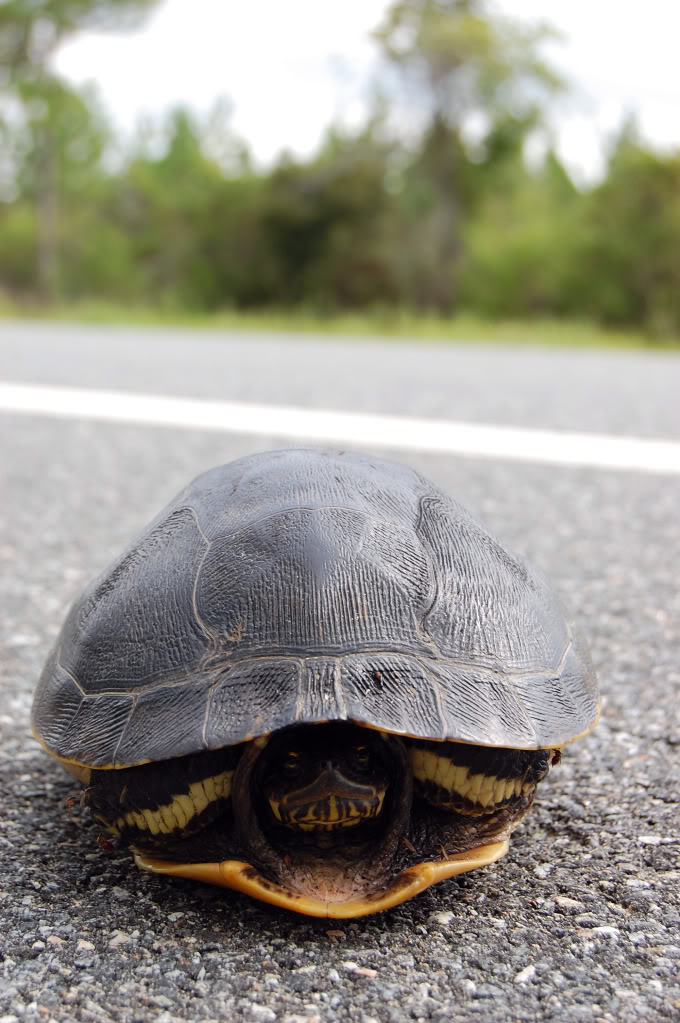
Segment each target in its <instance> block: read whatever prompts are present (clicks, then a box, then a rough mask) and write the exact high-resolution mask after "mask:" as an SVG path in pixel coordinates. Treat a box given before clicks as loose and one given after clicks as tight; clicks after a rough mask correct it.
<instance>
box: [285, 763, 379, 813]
mask: <svg viewBox="0 0 680 1023" xmlns="http://www.w3.org/2000/svg"><path fill="white" fill-rule="evenodd" d="M375 795H376V789H375V786H374V785H359V784H358V783H357V782H354V781H352V780H351V779H350V778H346V777H345V775H344V774H342V773H341V772H340V771H338V770H336V768H335V767H334V766H333V764H332V762H331V761H330V760H329V761H328V762H327V763H326V766H325V768H324V770H323V771H321V773H320V774H319V775H318V776H317V778H316V779H315V780H314V781H313V782H312V783H311V784H310V785H305V787H304V788H302V789H296V790H294V791H293V792H287V793H286V795H285V796H283V798H282V799H281V806H282V807H285V808H286V809H287V810H288V811H292V810H300V809H302V808H303V807H307V806H309V805H310V804H311V803H318V802H320V801H321V800H324V799H329V798H330V797H331V796H336V797H337V798H338V799H357V800H363V799H373V798H374V797H375Z"/></svg>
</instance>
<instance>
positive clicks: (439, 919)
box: [428, 909, 456, 927]
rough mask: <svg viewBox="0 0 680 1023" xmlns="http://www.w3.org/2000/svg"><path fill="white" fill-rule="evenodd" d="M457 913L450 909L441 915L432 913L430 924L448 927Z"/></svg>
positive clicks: (429, 918) (429, 919)
mask: <svg viewBox="0 0 680 1023" xmlns="http://www.w3.org/2000/svg"><path fill="white" fill-rule="evenodd" d="M455 915H456V914H455V913H452V912H451V910H450V909H445V910H441V912H439V913H430V915H429V917H428V922H429V923H436V924H441V925H442V927H448V925H449V924H450V923H451V921H452V920H453V919H454V918H455Z"/></svg>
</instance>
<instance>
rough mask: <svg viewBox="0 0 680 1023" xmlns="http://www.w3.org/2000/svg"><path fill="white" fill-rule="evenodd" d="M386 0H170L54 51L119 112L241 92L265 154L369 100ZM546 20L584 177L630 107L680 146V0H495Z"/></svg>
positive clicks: (567, 145)
mask: <svg viewBox="0 0 680 1023" xmlns="http://www.w3.org/2000/svg"><path fill="white" fill-rule="evenodd" d="M388 6H389V3H388V0H165V2H164V3H162V4H161V5H160V6H159V8H158V9H157V11H156V13H155V14H154V15H153V16H152V17H151V18H150V19H149V20H148V21H147V23H146V25H145V27H144V28H143V29H141V30H140V31H138V32H136V33H134V34H127V35H122V34H117V35H114V34H108V35H94V34H89V33H88V34H83V35H82V36H80V37H78V38H77V39H75V40H73V41H71V42H70V43H69V44H68V45H66V46H64V47H63V49H62V50H61V51H60V53H59V54H58V56H57V61H56V65H57V68H58V70H59V71H60V72H61V73H62V74H64V75H65V76H66V77H67V78H69V79H70V80H72V81H73V82H75V83H82V82H85V81H88V80H94V81H95V82H96V83H97V84H98V86H99V88H100V91H101V94H102V97H103V99H104V102H105V104H106V106H107V107H108V108H109V110H110V112H111V113H112V114H113V116H114V118H115V120H116V122H117V123H118V125H119V126H120V127H122V128H123V129H129V130H130V131H131V130H132V128H133V127H134V125H135V123H136V122H137V119H138V118H139V116H140V115H141V114H143V113H151V114H153V113H159V112H161V111H162V110H164V109H166V108H167V107H168V106H171V105H172V104H175V103H178V102H182V103H186V104H188V105H189V106H191V107H193V108H194V109H196V110H197V111H199V112H207V111H208V110H209V109H210V108H211V107H212V105H213V103H214V102H215V100H216V99H217V98H218V97H219V96H227V97H229V99H230V100H231V101H232V103H233V108H234V112H233V117H232V126H233V128H234V129H235V131H236V132H237V133H238V134H240V135H241V136H243V137H244V138H245V139H246V140H247V141H248V142H249V144H250V146H251V149H252V151H253V152H254V154H255V156H256V157H257V158H258V159H259V160H260V161H269V160H271V159H272V158H273V157H274V156H276V154H277V153H279V152H280V151H281V150H282V149H284V148H288V149H292V150H293V151H295V152H297V153H300V154H306V153H309V152H310V151H311V150H313V148H314V147H315V145H316V144H317V143H318V141H319V138H320V136H321V134H322V132H323V129H324V127H325V126H326V125H327V124H328V123H329V122H330V121H331V120H333V119H334V118H336V117H338V116H340V117H342V118H344V119H345V120H347V121H350V122H352V121H354V122H356V121H357V120H358V119H360V118H361V116H362V113H363V112H364V110H365V103H366V98H367V95H368V93H369V90H370V83H371V78H372V75H373V74H374V73H375V68H376V53H377V51H376V48H375V46H374V44H373V43H372V42H371V41H370V39H369V38H368V33H369V32H370V30H371V29H372V28H373V27H375V26H376V25H377V24H378V22H379V21H380V18H381V15H382V13H383V12H384V10H385V9H386V8H387V7H388ZM496 6H497V8H498V9H499V10H501V11H503V12H505V13H507V14H511V15H513V16H515V17H518V18H522V19H529V20H538V19H541V18H543V19H545V20H547V21H549V22H550V23H552V24H553V25H554V26H555V27H557V28H558V29H560V30H561V31H562V32H563V33H564V34H565V36H566V39H565V42H564V43H562V44H561V45H559V46H557V47H551V49H550V51H548V53H549V55H550V57H551V59H552V61H553V63H555V64H556V65H557V66H558V67H559V68H560V69H561V70H562V71H563V72H566V73H567V75H568V76H569V77H570V79H571V80H572V81H573V82H574V83H575V84H576V85H577V86H578V87H579V94H578V98H577V100H576V101H572V102H570V103H569V104H568V105H566V106H563V107H562V108H561V109H560V110H559V111H556V113H555V125H556V129H557V133H558V139H559V146H558V148H559V151H560V153H561V155H562V156H563V158H564V159H565V160H566V162H567V164H568V166H569V167H570V169H571V170H572V172H573V173H574V175H575V176H577V177H582V176H584V177H586V178H592V177H593V176H596V175H597V173H598V171H599V169H600V168H601V154H602V148H601V146H602V142H603V140H604V139H606V137H607V135H608V134H611V132H612V131H613V130H614V129H615V128H616V127H617V125H618V124H619V123H620V121H621V118H622V116H623V114H624V113H625V112H627V111H631V110H634V111H637V113H638V115H639V121H640V125H641V128H642V131H643V134H644V135H645V136H646V137H647V138H649V139H650V140H652V141H653V142H655V143H657V144H659V145H661V146H664V147H669V146H680V3H678V0H646V2H645V3H644V4H639V3H632V2H629V3H626V2H622V0H616V2H615V0H542V2H541V0H496Z"/></svg>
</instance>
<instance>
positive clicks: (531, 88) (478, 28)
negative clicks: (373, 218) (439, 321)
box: [375, 0, 561, 311]
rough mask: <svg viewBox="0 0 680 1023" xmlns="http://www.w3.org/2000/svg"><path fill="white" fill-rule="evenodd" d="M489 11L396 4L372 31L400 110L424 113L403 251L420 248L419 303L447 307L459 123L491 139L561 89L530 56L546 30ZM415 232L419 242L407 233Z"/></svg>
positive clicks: (429, 1)
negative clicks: (396, 88)
mask: <svg viewBox="0 0 680 1023" xmlns="http://www.w3.org/2000/svg"><path fill="white" fill-rule="evenodd" d="M550 34H551V33H550V31H549V30H548V29H547V28H546V27H545V26H538V27H534V28H525V27H522V26H520V25H519V24H517V23H516V22H513V21H509V20H507V19H502V18H499V17H496V16H494V15H492V14H491V13H490V11H489V9H488V5H487V4H486V3H485V2H484V0H397V2H395V3H393V4H392V5H391V7H390V8H389V9H388V11H387V13H386V15H385V19H384V21H383V23H382V25H380V26H379V28H378V29H377V31H376V33H375V36H376V38H377V40H378V42H379V44H380V46H381V48H382V51H383V53H384V55H385V57H386V58H387V59H388V61H390V62H391V64H392V65H393V66H394V67H396V69H397V70H398V72H399V74H400V78H401V81H402V86H403V91H402V93H401V97H400V99H401V103H402V107H403V108H404V109H405V111H406V113H407V114H410V115H413V111H414V110H418V109H420V110H424V111H425V118H426V123H425V129H424V136H423V144H422V146H421V149H420V151H419V152H418V154H417V157H416V160H415V162H414V166H413V168H412V177H413V178H414V179H415V181H416V182H417V188H416V191H417V193H418V195H419V202H418V203H416V205H415V211H414V212H415V214H416V217H417V226H413V225H412V227H411V231H410V235H411V250H412V251H414V252H424V251H429V252H430V254H431V257H430V261H429V262H430V266H429V269H428V276H427V280H428V281H429V287H428V288H425V289H423V291H422V293H421V294H420V295H418V296H417V300H418V302H419V304H421V305H431V306H434V307H436V308H438V309H440V310H443V311H448V310H450V309H451V308H452V307H453V305H454V302H455V275H456V270H457V267H458V264H459V259H460V255H461V244H462V233H463V222H464V215H465V212H466V202H465V200H466V180H467V179H469V173H468V171H467V169H466V166H465V165H466V162H467V160H468V153H467V149H466V144H465V134H466V128H468V127H469V124H470V121H471V118H473V117H475V118H476V119H477V120H478V121H481V123H483V124H484V125H485V126H486V131H487V134H488V135H491V134H492V133H493V131H494V128H495V126H496V125H497V124H498V122H499V121H503V120H504V121H506V122H507V120H508V118H511V117H512V118H514V119H515V121H516V122H517V123H518V124H520V123H523V124H524V125H525V126H528V125H530V124H533V123H535V122H536V121H537V120H538V118H539V115H540V111H541V109H542V106H543V104H544V103H545V101H546V98H547V96H548V95H550V94H551V93H552V92H554V91H555V90H556V89H558V88H559V87H560V86H561V82H560V81H559V79H558V77H557V76H556V75H555V74H554V73H553V72H552V71H551V70H550V69H549V67H548V66H547V65H546V63H545V62H544V61H543V60H542V59H541V58H540V56H539V46H540V44H541V43H542V42H543V41H544V40H545V39H546V38H547V37H548V36H549V35H550ZM418 235H420V244H418V241H417V238H416V237H414V236H418Z"/></svg>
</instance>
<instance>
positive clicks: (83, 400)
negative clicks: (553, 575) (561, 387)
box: [0, 383, 680, 475]
mask: <svg viewBox="0 0 680 1023" xmlns="http://www.w3.org/2000/svg"><path fill="white" fill-rule="evenodd" d="M0 411H4V412H19V413H22V412H23V413H28V414H33V415H49V416H64V417H67V418H75V419H79V418H84V419H96V420H102V421H107V422H116V423H140V424H145V425H148V426H171V427H188V428H192V429H199V430H220V431H224V432H226V433H242V434H255V435H257V436H265V437H272V438H273V437H285V438H288V439H294V440H306V441H314V442H326V443H332V444H356V445H360V446H370V447H379V448H398V449H400V450H416V451H431V452H446V453H448V454H456V455H473V456H476V457H481V458H502V459H517V460H520V461H527V462H546V463H548V464H550V465H579V466H592V467H595V468H600V469H628V470H634V471H639V472H653V473H665V474H672V475H680V442H677V441H664V440H643V439H640V438H636V437H614V436H607V435H602V434H590V433H571V432H566V431H564V432H563V431H560V430H531V429H524V428H519V427H515V426H485V425H481V424H479V425H478V424H476V423H458V422H454V421H452V420H447V419H415V418H409V417H407V416H383V415H372V414H367V413H363V412H330V411H324V410H322V409H304V408H291V407H286V406H281V405H251V404H245V403H241V402H234V401H203V400H199V399H194V398H166V397H160V396H158V395H152V394H133V393H128V392H121V391H94V390H85V389H80V388H74V387H43V386H34V385H29V384H11V383H0Z"/></svg>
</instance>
